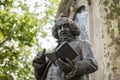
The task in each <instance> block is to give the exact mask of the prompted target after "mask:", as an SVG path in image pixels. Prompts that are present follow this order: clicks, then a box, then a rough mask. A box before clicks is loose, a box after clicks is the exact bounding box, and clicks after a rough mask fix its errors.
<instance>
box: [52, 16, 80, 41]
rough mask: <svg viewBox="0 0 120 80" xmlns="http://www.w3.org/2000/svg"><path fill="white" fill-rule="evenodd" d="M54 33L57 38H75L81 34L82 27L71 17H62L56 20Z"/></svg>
mask: <svg viewBox="0 0 120 80" xmlns="http://www.w3.org/2000/svg"><path fill="white" fill-rule="evenodd" d="M52 34H53V36H54V37H55V38H56V39H61V38H64V39H66V38H73V37H78V36H79V35H80V29H79V28H78V26H77V25H76V24H75V22H74V21H72V20H71V19H69V18H66V17H60V18H58V19H57V20H56V23H55V25H54V27H53V29H52Z"/></svg>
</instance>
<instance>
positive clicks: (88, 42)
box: [79, 39, 92, 46]
mask: <svg viewBox="0 0 120 80" xmlns="http://www.w3.org/2000/svg"><path fill="white" fill-rule="evenodd" d="M79 44H80V45H81V46H83V45H85V46H92V43H91V42H90V41H88V40H82V39H79Z"/></svg>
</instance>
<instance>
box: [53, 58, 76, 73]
mask: <svg viewBox="0 0 120 80" xmlns="http://www.w3.org/2000/svg"><path fill="white" fill-rule="evenodd" d="M66 61H67V62H64V61H63V60H61V59H60V58H59V59H58V60H57V61H56V62H55V63H56V65H57V66H59V67H60V69H61V70H62V71H64V72H65V73H68V72H70V71H71V70H72V68H73V65H74V64H73V62H72V61H71V60H70V59H68V58H66Z"/></svg>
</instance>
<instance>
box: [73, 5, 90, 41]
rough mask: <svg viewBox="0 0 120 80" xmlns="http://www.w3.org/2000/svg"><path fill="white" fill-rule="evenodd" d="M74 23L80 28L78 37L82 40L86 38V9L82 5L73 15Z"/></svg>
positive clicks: (87, 37)
mask: <svg viewBox="0 0 120 80" xmlns="http://www.w3.org/2000/svg"><path fill="white" fill-rule="evenodd" d="M74 21H75V23H76V24H77V25H78V27H79V28H80V30H81V33H80V38H81V39H83V40H88V39H89V36H88V11H87V10H86V9H85V6H82V7H80V8H79V10H78V11H77V13H76V15H75V17H74Z"/></svg>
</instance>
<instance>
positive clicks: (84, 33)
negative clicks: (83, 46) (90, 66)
mask: <svg viewBox="0 0 120 80" xmlns="http://www.w3.org/2000/svg"><path fill="white" fill-rule="evenodd" d="M60 15H63V16H66V17H68V18H71V19H73V20H74V21H75V22H76V23H77V25H78V26H79V27H80V29H81V36H80V37H81V38H82V39H84V40H90V41H91V42H92V44H93V46H94V49H95V53H96V54H95V55H96V57H97V60H98V63H99V70H98V71H97V72H96V73H93V74H91V75H90V80H120V0H62V1H61V3H60V5H59V8H58V12H57V16H56V19H57V18H58V17H59V16H60Z"/></svg>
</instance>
